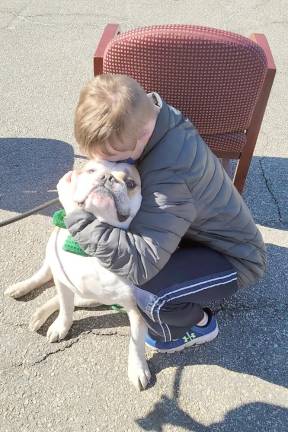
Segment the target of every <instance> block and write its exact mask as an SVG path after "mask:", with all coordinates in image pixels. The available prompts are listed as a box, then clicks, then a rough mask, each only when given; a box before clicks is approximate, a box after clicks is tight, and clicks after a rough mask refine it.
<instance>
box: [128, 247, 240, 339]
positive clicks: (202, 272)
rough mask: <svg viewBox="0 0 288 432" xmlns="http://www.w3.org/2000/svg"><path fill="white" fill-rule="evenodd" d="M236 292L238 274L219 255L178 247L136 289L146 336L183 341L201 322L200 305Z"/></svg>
mask: <svg viewBox="0 0 288 432" xmlns="http://www.w3.org/2000/svg"><path fill="white" fill-rule="evenodd" d="M236 291H237V273H236V271H235V269H234V267H233V266H232V265H231V264H230V263H229V262H228V261H227V259H226V258H225V257H224V256H223V255H222V254H220V253H218V252H216V251H214V250H213V249H210V248H208V247H206V246H202V245H199V244H193V245H192V246H190V247H185V248H181V247H179V248H178V249H177V250H176V251H175V252H174V254H173V255H172V256H171V258H170V260H169V261H168V263H167V264H166V266H165V267H164V268H163V269H162V270H161V271H160V272H159V273H158V274H157V275H156V276H155V277H154V278H153V279H151V280H150V281H148V282H147V283H145V284H144V285H142V286H141V287H137V288H136V301H137V305H138V308H139V310H140V312H141V314H142V316H143V318H144V320H145V322H146V323H147V325H148V328H149V333H150V334H151V335H153V336H154V337H156V338H157V339H158V340H161V341H171V340H172V339H177V338H179V337H182V336H183V335H184V334H185V333H186V332H187V331H189V330H191V327H192V326H193V325H194V324H197V323H198V322H199V321H200V320H201V319H202V318H203V309H202V307H201V304H202V305H205V303H207V302H209V301H211V300H221V299H223V298H224V297H228V296H231V295H232V294H234V293H235V292H236Z"/></svg>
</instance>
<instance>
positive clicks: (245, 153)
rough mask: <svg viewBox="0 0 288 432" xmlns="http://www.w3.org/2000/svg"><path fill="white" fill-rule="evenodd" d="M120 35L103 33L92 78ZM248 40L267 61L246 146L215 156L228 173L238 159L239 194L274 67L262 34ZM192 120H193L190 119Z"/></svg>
mask: <svg viewBox="0 0 288 432" xmlns="http://www.w3.org/2000/svg"><path fill="white" fill-rule="evenodd" d="M119 33H120V26H119V25H118V24H108V25H107V26H106V27H105V29H104V31H103V33H102V37H101V39H100V41H99V43H98V46H97V48H96V51H95V54H94V76H96V75H100V74H102V73H103V58H104V53H105V49H106V47H107V45H108V44H109V43H110V41H111V40H112V39H113V38H114V37H115V36H117V35H118V34H119ZM250 39H251V40H253V41H254V42H256V43H257V44H258V45H259V46H260V47H261V48H262V49H263V50H264V52H265V55H266V59H267V73H266V77H265V80H264V83H263V86H262V89H261V93H260V96H259V98H258V101H257V103H256V106H255V109H254V112H253V114H252V118H251V122H250V126H249V129H247V130H246V131H245V133H246V140H247V142H246V144H245V146H244V148H243V150H242V152H241V153H240V154H235V153H233V152H228V151H227V152H225V154H224V152H221V154H220V152H219V154H217V152H216V153H215V154H216V156H218V157H219V158H222V159H224V163H223V165H224V167H225V168H226V169H227V171H228V168H227V167H228V164H229V160H230V159H238V163H237V167H236V170H235V173H234V178H233V182H234V185H235V186H236V188H237V189H238V191H239V192H240V193H242V191H243V188H244V184H245V181H246V177H247V174H248V170H249V166H250V163H251V159H252V156H253V153H254V149H255V145H256V142H257V138H258V134H259V131H260V127H261V124H262V120H263V117H264V113H265V109H266V106H267V102H268V99H269V95H270V91H271V87H272V84H273V81H274V77H275V73H276V67H275V63H274V59H273V56H272V52H271V50H270V47H269V44H268V41H267V39H266V37H265V35H264V34H261V33H253V34H252V35H251V36H250ZM192 120H193V119H192Z"/></svg>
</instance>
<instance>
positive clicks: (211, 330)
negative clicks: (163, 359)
mask: <svg viewBox="0 0 288 432" xmlns="http://www.w3.org/2000/svg"><path fill="white" fill-rule="evenodd" d="M204 310H205V312H206V313H207V315H208V323H207V324H206V325H205V326H203V327H200V326H197V325H194V326H193V327H191V330H190V331H188V332H186V334H185V335H184V336H182V337H181V338H179V339H174V340H172V341H171V342H161V341H157V340H156V339H154V337H153V336H151V335H150V334H147V336H146V339H145V344H146V345H147V346H149V347H150V348H152V349H154V350H156V351H159V352H163V353H173V352H176V351H181V350H183V349H184V348H187V347H190V346H193V345H200V344H203V343H205V342H210V341H212V340H213V339H215V338H216V337H217V335H218V332H219V329H218V324H217V321H216V318H215V317H214V315H213V313H212V311H211V310H210V309H208V308H204Z"/></svg>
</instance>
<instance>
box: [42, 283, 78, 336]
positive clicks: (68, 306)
mask: <svg viewBox="0 0 288 432" xmlns="http://www.w3.org/2000/svg"><path fill="white" fill-rule="evenodd" d="M54 280H55V278H54ZM55 286H56V289H57V294H58V297H59V306H60V307H59V315H58V317H57V318H56V320H55V321H54V323H53V324H52V325H51V326H50V327H49V329H48V331H47V339H48V341H49V342H57V341H59V340H61V339H64V338H65V336H66V335H67V333H68V331H69V330H70V327H71V325H72V322H73V311H74V293H73V292H72V291H71V290H70V289H69V288H68V287H67V286H66V285H64V284H63V283H61V282H59V281H57V280H55Z"/></svg>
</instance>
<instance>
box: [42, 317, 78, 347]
mask: <svg viewBox="0 0 288 432" xmlns="http://www.w3.org/2000/svg"><path fill="white" fill-rule="evenodd" d="M71 324H72V323H68V322H66V323H65V322H63V321H62V320H61V319H59V317H58V318H56V320H55V321H54V323H53V324H51V326H50V327H49V329H48V331H47V339H48V341H49V342H58V341H60V340H61V339H64V338H65V336H66V335H67V333H68V331H69V330H70V327H71Z"/></svg>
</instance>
